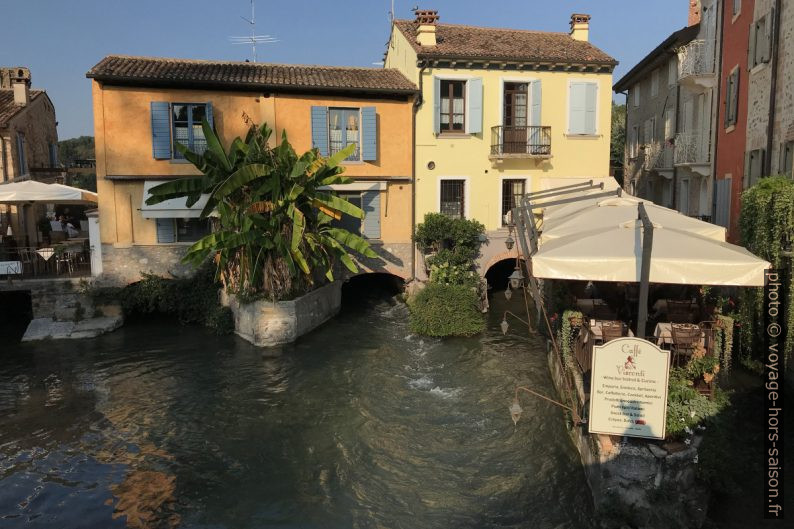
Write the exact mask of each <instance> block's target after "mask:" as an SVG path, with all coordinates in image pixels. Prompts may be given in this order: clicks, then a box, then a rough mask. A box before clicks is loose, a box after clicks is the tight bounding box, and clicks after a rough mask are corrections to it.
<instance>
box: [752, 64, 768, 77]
mask: <svg viewBox="0 0 794 529" xmlns="http://www.w3.org/2000/svg"><path fill="white" fill-rule="evenodd" d="M767 64H769V63H768V62H759V63H758V64H756V65H755V66H753V67H752V68H750V75H752V74H754V73H757V72H760V71H761V70H763V69H764V67H765V66H766V65H767Z"/></svg>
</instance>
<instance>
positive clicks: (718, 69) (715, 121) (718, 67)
mask: <svg viewBox="0 0 794 529" xmlns="http://www.w3.org/2000/svg"><path fill="white" fill-rule="evenodd" d="M718 20H719V22H717V23H718V24H719V29H720V31H715V32H714V34H715V35H720V46H719V51H718V52H717V57H718V59H716V60H715V62H714V73H715V74H716V76H717V95H716V99H717V101H716V104H717V112H712V113H711V119H712V127H711V131H712V133H713V134H714V141H713V142H712V148H711V153H712V154H711V176H712V178H711V183H712V185H711V212H710V213H711V215H710V218H711V222H712V224H713V223H714V221H715V220H716V219H717V153H718V152H719V150H718V149H717V148H718V147H719V143H720V134H719V130H718V127H719V126H720V109H721V108H722V105H721V104H720V99H721V98H722V40H723V38H722V34H723V31H722V25H723V23H724V22H725V6H724V5H722V6H721V7H720V16H719V18H718ZM714 38H717V37H716V36H715V37H714ZM711 105H712V108H713V106H714V101H713V100H712V102H711ZM727 111H728V107H727V105H726V106H725V112H727ZM731 183H733V180H731ZM730 209H731V205H730V203H729V204H728V211H730ZM729 227H730V226H726V228H729Z"/></svg>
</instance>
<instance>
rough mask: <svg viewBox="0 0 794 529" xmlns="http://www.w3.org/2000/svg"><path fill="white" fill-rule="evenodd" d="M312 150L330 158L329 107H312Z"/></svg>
mask: <svg viewBox="0 0 794 529" xmlns="http://www.w3.org/2000/svg"><path fill="white" fill-rule="evenodd" d="M311 121H312V148H313V149H317V150H319V151H320V155H321V156H328V152H329V150H328V107H312V110H311Z"/></svg>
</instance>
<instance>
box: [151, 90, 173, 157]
mask: <svg viewBox="0 0 794 529" xmlns="http://www.w3.org/2000/svg"><path fill="white" fill-rule="evenodd" d="M152 155H153V156H154V158H155V159H157V160H170V159H171V105H170V104H169V103H168V102H165V101H152Z"/></svg>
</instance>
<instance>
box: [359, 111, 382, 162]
mask: <svg viewBox="0 0 794 529" xmlns="http://www.w3.org/2000/svg"><path fill="white" fill-rule="evenodd" d="M361 159H362V160H365V161H368V162H371V161H375V160H377V159H378V115H377V113H376V112H375V107H364V108H362V109H361Z"/></svg>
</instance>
